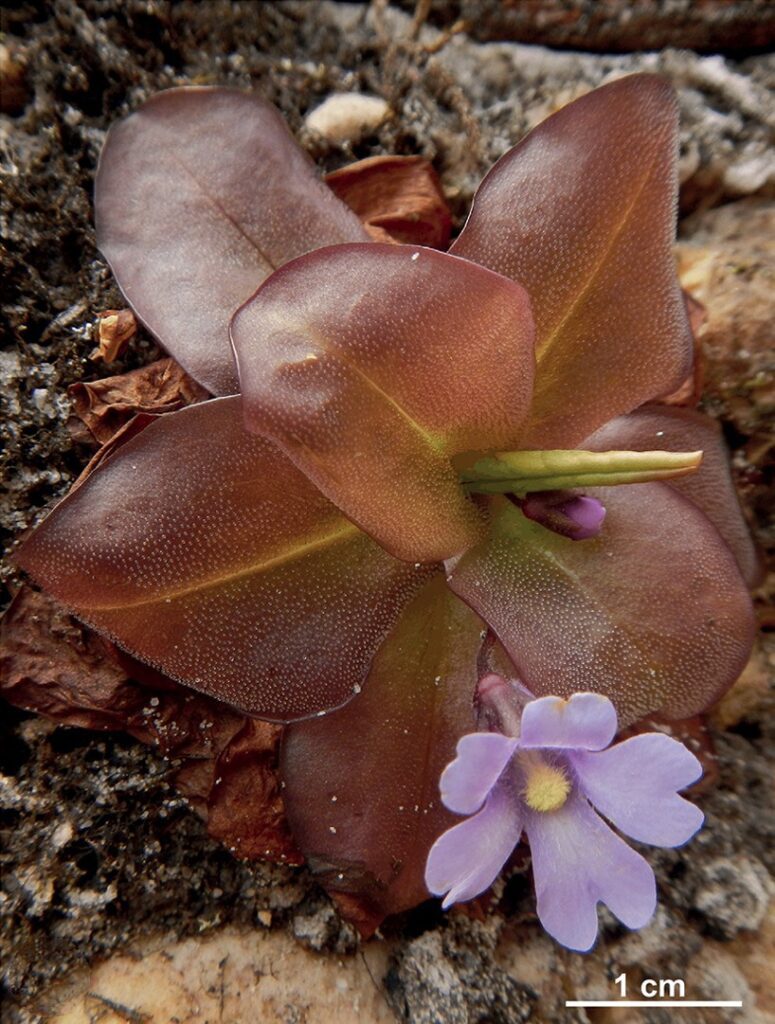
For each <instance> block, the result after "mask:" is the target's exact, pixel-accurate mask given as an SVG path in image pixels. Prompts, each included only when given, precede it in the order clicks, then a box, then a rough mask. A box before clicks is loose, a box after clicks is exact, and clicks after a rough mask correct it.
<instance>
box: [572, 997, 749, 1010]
mask: <svg viewBox="0 0 775 1024" xmlns="http://www.w3.org/2000/svg"><path fill="white" fill-rule="evenodd" d="M565 1005H566V1006H580V1007H584V1006H601V1007H602V1006H606V1007H607V1006H686V1007H695V1008H698V1007H701V1006H704V1007H711V1006H724V1007H727V1006H728V1007H732V1008H734V1007H738V1008H740V1009H742V1006H743V1001H742V999H726V1000H718V999H715V1000H713V999H585V1000H582V999H579V1000H573V999H567V1000H566V1001H565Z"/></svg>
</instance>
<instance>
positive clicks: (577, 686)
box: [449, 483, 753, 725]
mask: <svg viewBox="0 0 775 1024" xmlns="http://www.w3.org/2000/svg"><path fill="white" fill-rule="evenodd" d="M589 494H590V495H591V496H593V497H596V498H598V499H599V500H600V501H602V503H603V505H604V506H605V508H606V510H607V514H606V518H605V522H604V524H603V527H602V529H601V531H600V533H599V535H598V536H597V537H595V538H594V539H590V540H585V541H581V542H575V541H573V540H569V539H567V538H565V537H561V536H559V535H558V534H556V533H552V532H550V531H549V530H546V529H544V528H543V527H542V526H539V525H538V524H536V523H532V522H530V521H529V520H528V519H526V518H525V517H524V516H523V515H522V514H521V513H520V512H519V511H518V510H517V509H516V508H514V507H513V506H512V505H510V504H508V503H507V502H506V501H505V500H504V499H496V500H495V503H494V504H495V510H496V518H495V521H494V524H493V534H492V537H491V538H490V540H489V541H488V542H487V543H486V544H483V545H481V546H479V547H477V548H475V549H473V550H471V551H470V552H468V553H467V554H466V555H464V556H463V558H462V559H460V560H459V562H458V564H457V565H456V566H453V567H451V571H450V577H449V582H450V586H451V587H452V589H453V590H454V591H455V593H457V594H459V595H460V596H461V597H462V598H464V600H466V601H468V602H469V604H470V605H471V607H472V608H474V609H475V610H476V611H477V612H478V613H479V614H480V615H481V616H482V617H483V618H484V619H485V620H486V621H487V622H488V623H489V625H490V626H491V628H492V629H493V630H494V632H495V633H496V634H497V635H498V637H499V638H500V640H501V641H502V643H503V645H504V647H505V648H506V650H507V651H508V653H509V654H510V656H511V657H512V659H513V661H514V663H515V665H516V667H517V670H518V674H519V677H520V679H522V681H523V682H524V683H525V685H526V686H527V687H528V689H530V690H531V691H532V692H533V693H535V694H536V695H539V696H542V695H548V694H555V695H558V696H561V697H567V696H570V694H572V693H575V692H578V691H586V690H589V691H592V692H594V693H601V694H603V695H605V696H607V697H610V699H611V700H612V701H613V702H614V704H615V705H616V709H617V713H618V715H619V721H620V725H626V724H627V723H629V722H631V721H633V720H635V719H637V718H641V717H643V716H644V715H646V714H649V713H652V712H656V711H660V712H662V713H663V714H664V715H666V716H668V717H673V718H688V717H690V716H691V715H693V714H695V713H697V712H698V711H701V710H704V709H705V708H706V707H707V706H708V705H709V704H710V703H711V702H712V701H713V700H714V699H716V698H717V697H718V696H720V694H721V693H722V692H723V691H724V689H725V688H726V687H728V686H729V685H730V684H731V683H732V682H733V681H734V679H735V678H736V677H737V675H738V674H739V673H740V671H741V669H742V667H743V665H744V664H745V661H746V658H747V657H748V653H749V650H750V645H751V642H752V638H753V618H752V612H751V604H750V600H749V597H748V593H747V590H746V588H745V584H744V583H743V580H742V578H741V576H740V573H739V571H738V569H737V565H736V564H735V562H734V559H733V558H732V555H731V553H730V551H729V549H728V548H727V547H726V545H725V544H724V543H723V542H722V541H721V539H720V537H719V535H718V533H717V532H716V530H715V529H714V528H713V526H711V524H710V522H709V521H708V520H707V519H706V518H705V516H704V515H703V514H702V513H701V512H700V511H699V510H698V509H697V508H695V507H694V506H693V505H692V504H691V503H690V502H689V501H688V500H686V499H685V498H683V497H682V496H681V495H679V494H678V493H677V492H676V491H674V490H673V489H672V488H671V487H670V486H668V485H666V484H660V483H651V484H632V485H629V486H627V487H615V488H593V489H592V490H590V491H589Z"/></svg>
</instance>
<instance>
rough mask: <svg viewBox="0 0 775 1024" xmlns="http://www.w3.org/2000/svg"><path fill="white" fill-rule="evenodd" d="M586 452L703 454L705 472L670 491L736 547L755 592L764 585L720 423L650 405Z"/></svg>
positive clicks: (601, 434) (609, 429)
mask: <svg viewBox="0 0 775 1024" xmlns="http://www.w3.org/2000/svg"><path fill="white" fill-rule="evenodd" d="M580 447H581V448H584V449H587V448H588V449H590V450H591V451H607V450H608V449H609V448H612V447H616V448H619V447H621V448H628V449H633V450H635V451H641V450H643V451H648V450H650V449H652V448H660V449H663V450H664V451H671V452H677V451H684V450H685V449H688V448H697V449H702V451H703V459H702V464H701V466H700V468H699V470H698V471H697V472H696V473H692V474H691V475H690V476H683V477H678V478H676V479H674V480H671V481H670V486H671V487H675V489H676V490H677V491H680V493H681V494H683V495H684V497H686V498H688V499H689V500H690V501H692V502H693V503H694V504H695V505H697V506H698V508H700V509H702V511H703V512H704V513H705V515H706V516H707V517H708V519H710V521H711V522H712V523H713V525H714V526H715V527H716V529H717V530H718V532H719V533H720V534H721V536H722V537H723V538H724V540H725V541H726V542H727V544H728V545H729V547H730V548H731V550H732V553H733V554H734V556H735V558H736V559H737V564H738V566H739V567H740V572H741V573H742V575H743V579H745V581H746V583H748V585H749V586H751V587H755V586H757V584H758V583H760V582H761V579H762V564H761V559H760V557H759V554H758V552H757V550H756V545H755V544H754V542H753V540H752V538H751V533H750V531H749V529H748V526H747V524H746V521H745V519H744V518H743V513H742V510H741V508H740V502H739V500H738V497H737V492H736V491H735V486H734V483H733V482H732V474H731V472H730V466H729V452H728V451H727V447H726V445H725V443H724V439H723V437H722V434H721V428H720V427H719V425H718V423H716V421H715V420H712V419H710V418H709V417H707V416H704V415H703V414H702V413H700V412H695V411H694V410H693V409H682V408H678V407H676V406H664V405H648V406H644V407H643V408H642V409H637V410H636V411H635V412H632V413H630V414H629V415H627V416H618V417H617V418H616V419H614V420H611V422H610V423H606V424H605V426H603V427H601V428H600V429H599V430H597V431H596V432H595V433H594V434H592V436H591V437H588V438H586V439H585V440H584V441H582V443H581V445H580Z"/></svg>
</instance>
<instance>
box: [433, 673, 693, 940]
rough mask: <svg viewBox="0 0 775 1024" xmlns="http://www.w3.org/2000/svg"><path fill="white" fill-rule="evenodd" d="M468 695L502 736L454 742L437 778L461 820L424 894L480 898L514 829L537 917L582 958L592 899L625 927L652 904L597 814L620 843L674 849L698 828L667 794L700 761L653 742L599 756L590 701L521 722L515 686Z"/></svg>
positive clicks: (604, 749)
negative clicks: (528, 869) (527, 860)
mask: <svg viewBox="0 0 775 1024" xmlns="http://www.w3.org/2000/svg"><path fill="white" fill-rule="evenodd" d="M479 694H480V700H481V702H482V703H483V704H484V705H488V706H489V708H490V709H491V711H492V710H494V711H495V715H496V717H497V719H498V721H499V724H500V726H501V728H503V729H504V730H505V734H504V732H476V733H470V734H469V735H467V736H464V737H463V738H462V739H461V740H460V742H459V743H458V746H457V757H456V758H455V760H454V761H452V762H451V763H450V764H449V765H448V766H447V768H446V769H445V771H444V773H443V774H442V777H441V796H442V800H443V802H444V804H445V805H446V806H447V807H448V808H449V809H450V810H451V811H455V812H456V813H458V814H466V815H472V817H469V818H468V819H467V820H466V821H463V822H461V823H460V824H457V825H455V826H454V827H452V828H450V829H448V831H446V832H445V833H443V835H441V836H440V837H439V839H438V840H437V841H436V842H435V844H434V845H433V847H432V848H431V851H430V854H429V856H428V862H427V867H426V882H427V885H428V888H429V889H430V890H431V892H433V893H434V894H436V895H444V903H443V906H444V907H445V908H446V907H449V906H451V905H452V904H453V903H457V902H461V901H463V900H469V899H471V898H472V897H474V896H477V895H478V894H479V893H481V892H484V890H485V889H487V888H488V887H489V886H490V885H491V884H492V882H493V881H494V880H495V878H496V876H497V874H498V872H499V871H500V870H501V868H502V867H503V865H504V863H505V862H506V860H507V859H508V857H509V855H510V854H511V852H512V850H513V849H514V847H515V846H516V845H517V843H518V842H519V839H520V836H521V834H522V832H523V831H524V832H526V833H527V837H528V841H529V843H530V850H531V854H532V862H533V874H534V879H535V887H536V896H537V905H538V917H539V919H540V921H541V924H542V925H543V927H544V928H545V929H546V931H547V932H549V934H550V935H552V936H553V937H554V938H555V939H557V941H558V942H561V943H562V944H563V945H565V946H568V947H569V948H571V949H576V950H580V951H585V950H588V949H590V948H591V946H592V945H593V944H594V942H595V938H596V936H597V928H598V921H597V904H598V903H599V902H602V903H605V905H606V906H607V907H608V908H609V909H610V910H611V911H612V912H613V913H614V914H615V915H616V917H618V918H619V920H620V921H622V923H623V924H625V925H626V926H627V927H628V928H641V927H643V926H644V925H645V924H647V923H648V921H649V920H650V919H651V917H652V915H653V913H654V908H655V905H656V885H655V880H654V873H653V871H652V870H651V867H650V866H649V864H648V863H647V861H646V860H644V858H643V857H642V856H641V855H640V854H639V853H636V852H635V851H634V850H633V849H631V848H630V847H629V846H628V845H627V844H626V843H625V842H624V841H623V840H622V839H621V838H620V837H619V836H618V835H616V833H615V832H614V831H613V830H612V829H611V828H610V827H609V826H608V825H607V824H606V823H605V822H604V821H603V820H602V819H601V817H600V814H602V815H604V816H605V817H606V818H607V819H608V820H609V821H610V822H611V823H612V824H613V825H615V826H616V828H617V829H618V830H619V831H620V832H623V833H624V834H625V835H627V836H629V837H630V838H631V839H635V840H638V841H639V842H643V843H651V844H652V845H654V846H666V847H672V846H681V845H682V844H684V843H686V842H687V841H688V840H689V839H690V838H691V837H692V836H693V835H694V834H695V832H696V831H697V830H698V829H699V828H700V826H701V825H702V821H703V814H702V812H701V811H700V810H699V808H697V807H695V806H694V805H693V804H691V803H689V802H688V801H687V800H684V799H683V798H682V797H680V796H678V790H681V789H683V788H684V787H686V786H689V785H690V784H691V783H693V782H695V781H696V780H697V779H698V778H699V777H700V775H701V774H702V767H701V765H700V762H699V761H698V760H697V758H696V757H695V756H694V755H693V754H691V753H690V752H689V751H688V750H687V749H686V747H685V746H684V745H683V744H682V743H679V742H678V741H677V740H675V739H671V738H670V737H669V736H666V735H664V734H663V733H650V734H641V735H638V736H633V737H632V738H631V739H628V740H624V741H623V742H621V743H617V744H616V745H615V746H613V747H611V746H610V743H611V741H612V740H613V738H614V735H615V733H616V728H617V720H616V711H615V709H614V706H613V704H612V703H611V702H610V701H609V700H608V698H607V697H603V696H601V695H600V694H596V693H576V694H574V695H573V696H572V697H571V698H570V700H568V701H565V700H562V699H561V698H559V697H542V698H540V699H538V700H529V701H528V703H527V704H525V705H524V710H523V712H522V715H521V720H520V719H519V713H518V708H519V705H520V703H522V702H524V700H525V693H524V691H522V690H521V688H519V687H517V686H516V685H515V684H512V683H508V682H507V681H506V680H504V679H503V678H502V677H500V676H497V675H494V674H491V675H488V676H485V677H484V679H483V680H482V682H481V684H480V688H479ZM512 731H514V732H517V731H518V735H517V734H512V735H509V733H511V732H512ZM597 812H600V814H598V813H597Z"/></svg>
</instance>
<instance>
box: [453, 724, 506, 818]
mask: <svg viewBox="0 0 775 1024" xmlns="http://www.w3.org/2000/svg"><path fill="white" fill-rule="evenodd" d="M517 745H518V741H517V740H515V739H511V738H510V737H509V736H502V735H501V734H500V733H498V732H473V733H469V734H468V735H467V736H463V737H462V739H461V740H460V741H459V742H458V745H457V757H456V758H455V760H454V761H451V762H450V763H449V764H448V765H447V767H446V768H445V769H444V771H443V773H442V776H441V783H440V788H441V799H442V802H443V804H444V806H445V807H448V808H449V810H450V811H455V812H456V813H457V814H473V813H474V812H475V811H478V810H479V808H480V807H481V806H482V804H483V803H484V801H485V800H486V799H487V794H488V793H489V792H490V790H491V789H492V787H493V786H494V785H495V783H496V782H497V781H498V777H499V776H500V774H501V772H502V771H503V769H504V768H505V767H506V765H507V764H508V763H509V760H510V758H511V755H512V754H513V753H514V751H515V750H516V749H517Z"/></svg>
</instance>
